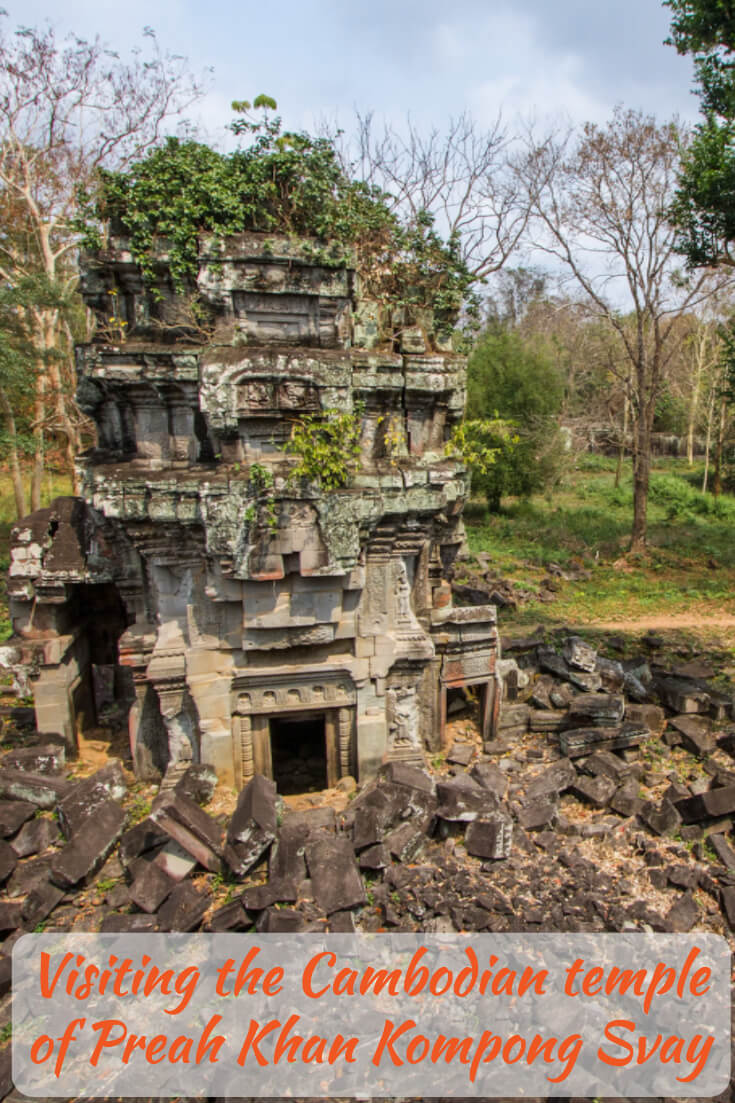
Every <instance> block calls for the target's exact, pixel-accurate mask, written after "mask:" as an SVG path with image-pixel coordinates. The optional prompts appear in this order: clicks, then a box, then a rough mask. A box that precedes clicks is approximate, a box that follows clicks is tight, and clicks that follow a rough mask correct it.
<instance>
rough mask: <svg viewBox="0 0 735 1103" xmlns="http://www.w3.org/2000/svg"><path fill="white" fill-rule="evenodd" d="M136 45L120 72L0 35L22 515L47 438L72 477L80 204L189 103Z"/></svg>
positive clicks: (151, 41) (107, 55)
mask: <svg viewBox="0 0 735 1103" xmlns="http://www.w3.org/2000/svg"><path fill="white" fill-rule="evenodd" d="M145 39H146V42H145V47H146V48H145V50H138V51H136V52H135V53H134V54H133V57H132V60H130V61H123V60H121V59H120V58H119V57H118V55H117V54H115V53H113V52H111V51H110V50H108V49H107V48H106V47H105V46H104V45H103V44H102V43H101V42H100V40H99V39H95V40H94V41H93V42H87V41H85V40H84V39H81V38H77V37H75V36H72V37H71V38H69V39H67V40H66V41H65V42H64V43H63V44H60V43H59V42H57V40H56V37H55V34H54V32H53V30H51V29H47V30H44V31H39V30H34V29H32V28H20V29H18V30H16V31H15V33H14V34H8V33H7V30H6V29H5V28H2V31H1V32H0V224H1V225H2V229H0V280H2V281H3V282H4V284H5V286H6V287H7V288H10V289H12V290H13V294H14V296H15V304H14V307H13V311H14V313H15V318H14V323H13V324H14V325H15V327H16V329H17V328H18V327H20V329H21V330H22V331H23V338H22V340H23V343H24V346H25V358H26V362H27V365H28V367H27V383H28V385H29V387H30V388H31V389H32V391H33V406H34V411H33V417H32V419H31V433H32V436H33V442H34V444H33V451H34V466H33V476H32V483H31V499H30V505H31V509H37V508H38V507H39V506H40V493H41V477H42V474H43V466H44V452H45V447H46V438H47V436H48V435H51V436H53V438H54V439H55V440H57V441H60V442H61V443H62V446H63V450H64V454H65V457H66V462H67V465H68V467H69V470H70V472H72V473H73V471H74V466H73V459H74V456H75V454H76V453H77V452H78V450H79V442H80V427H81V418H80V415H79V413H78V411H77V410H76V407H75V404H74V364H73V345H74V337H75V334H74V327H75V324H76V321H77V318H78V313H77V312H78V310H79V301H78V300H76V299H75V297H74V294H73V292H74V290H75V287H76V280H77V274H76V264H75V254H76V249H77V242H78V233H77V229H78V227H77V215H78V211H79V203H80V199H81V198H83V197H84V196H85V194H87V195H88V194H89V193H90V192H91V191H93V189H94V188H95V186H96V181H97V174H98V172H99V170H100V169H102V168H103V167H105V166H117V167H120V166H124V165H126V164H128V163H130V162H131V161H132V160H135V159H136V158H139V157H140V156H141V155H142V154H143V153H144V151H145V150H147V149H148V148H150V147H151V146H152V145H155V144H156V143H157V142H158V141H159V138H160V135H161V130H162V127H163V126H164V124H166V123H167V122H168V121H169V120H171V119H172V118H173V117H174V116H177V115H179V114H180V113H181V112H182V111H183V110H185V109H186V107H187V106H188V105H189V104H191V103H192V102H193V100H194V99H195V98H196V97H197V96H198V95H199V94H200V87H199V84H198V82H197V81H196V80H194V79H193V78H192V77H191V76H190V74H189V73H188V70H187V66H186V63H185V62H184V60H183V59H182V58H178V57H172V56H169V55H163V54H162V53H161V52H160V50H159V48H158V45H157V43H156V39H155V36H154V35H153V32H152V31H150V30H146V32H145ZM24 292H25V293H26V294H25V296H24ZM75 315H76V317H75ZM16 336H18V334H16ZM5 398H6V399H7V400H8V401H10V392H8V391H6V392H5ZM3 409H4V410H5V422H6V425H7V424H8V413H7V409H6V407H5V403H3ZM75 489H76V486H75ZM19 504H20V503H19Z"/></svg>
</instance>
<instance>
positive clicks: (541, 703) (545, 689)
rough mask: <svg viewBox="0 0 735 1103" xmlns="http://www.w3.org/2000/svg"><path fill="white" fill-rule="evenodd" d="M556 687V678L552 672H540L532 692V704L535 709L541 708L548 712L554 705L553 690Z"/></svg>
mask: <svg viewBox="0 0 735 1103" xmlns="http://www.w3.org/2000/svg"><path fill="white" fill-rule="evenodd" d="M553 688H554V679H553V678H552V677H551V675H550V674H539V676H538V677H537V678H536V681H535V682H534V683H533V693H532V694H531V699H530V700H531V705H532V706H533V707H534V708H535V709H540V710H541V711H542V712H548V710H549V709H551V708H552V707H553V706H552V704H551V696H550V694H551V690H552V689H553Z"/></svg>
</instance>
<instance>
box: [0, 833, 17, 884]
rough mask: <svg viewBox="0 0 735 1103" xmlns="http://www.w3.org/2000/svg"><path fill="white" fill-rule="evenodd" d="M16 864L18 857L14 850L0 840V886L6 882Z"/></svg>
mask: <svg viewBox="0 0 735 1103" xmlns="http://www.w3.org/2000/svg"><path fill="white" fill-rule="evenodd" d="M17 864H18V855H17V854H16V852H15V850H13V848H12V846H9V845H8V843H6V842H5V840H4V839H0V885H2V884H3V882H4V881H7V879H8V877H10V874H11V873H12V872H13V870H14V869H15V867H16V865H17Z"/></svg>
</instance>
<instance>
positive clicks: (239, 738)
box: [232, 716, 255, 789]
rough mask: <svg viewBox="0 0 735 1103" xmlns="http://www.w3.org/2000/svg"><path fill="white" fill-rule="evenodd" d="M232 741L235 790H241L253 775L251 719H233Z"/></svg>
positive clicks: (242, 717) (244, 717)
mask: <svg viewBox="0 0 735 1103" xmlns="http://www.w3.org/2000/svg"><path fill="white" fill-rule="evenodd" d="M232 739H233V749H234V757H235V780H236V784H237V788H238V789H243V788H244V787H245V786H246V785H247V783H248V782H249V781H250V780H251V778H252V777H253V775H254V774H255V761H254V757H253V722H252V719H251V717H249V716H235V717H233V719H232Z"/></svg>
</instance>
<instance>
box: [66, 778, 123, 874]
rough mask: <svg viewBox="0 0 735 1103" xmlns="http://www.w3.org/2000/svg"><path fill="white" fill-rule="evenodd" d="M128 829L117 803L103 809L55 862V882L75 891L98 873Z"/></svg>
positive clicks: (77, 834) (75, 833) (84, 825)
mask: <svg viewBox="0 0 735 1103" xmlns="http://www.w3.org/2000/svg"><path fill="white" fill-rule="evenodd" d="M124 827H125V813H124V812H123V810H122V808H121V807H120V805H119V804H117V803H116V802H115V801H114V800H109V799H108V801H107V803H106V804H102V805H99V806H98V807H97V808H96V809H95V814H94V816H93V817H90V818H88V819H86V820H84V822H83V823H82V825H81V827H79V828H78V830H77V831H75V832H74V835H73V836H72V838H71V840H70V842H68V843H67V844H66V846H65V847H64V849H63V850H61V851H60V852H59V853H58V854H57V855H55V857H54V859H53V861H52V862H51V879H52V881H53V882H54V884H57V885H59V887H60V888H73V887H74V886H75V885H77V884H79V882H80V881H82V880H84V879H85V878H87V877H89V876H91V874H93V873H96V871H97V870H98V869H99V868H100V866H101V865H102V863H103V862H104V861H105V859H106V858H107V856H108V855H109V854H110V853H111V851H112V849H113V847H114V846H115V844H116V843H117V842H118V840H119V839H120V836H121V835H122V833H123V829H124Z"/></svg>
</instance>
